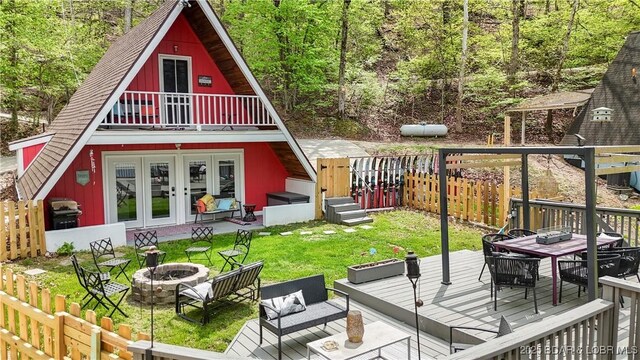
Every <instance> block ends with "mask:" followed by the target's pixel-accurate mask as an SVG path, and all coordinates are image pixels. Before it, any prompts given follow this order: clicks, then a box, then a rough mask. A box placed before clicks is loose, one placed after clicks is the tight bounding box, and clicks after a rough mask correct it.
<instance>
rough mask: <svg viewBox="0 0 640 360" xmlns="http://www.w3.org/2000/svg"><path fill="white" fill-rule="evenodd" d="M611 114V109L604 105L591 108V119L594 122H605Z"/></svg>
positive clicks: (609, 118)
mask: <svg viewBox="0 0 640 360" xmlns="http://www.w3.org/2000/svg"><path fill="white" fill-rule="evenodd" d="M612 114H613V110H612V109H609V108H606V107H599V108H597V109H593V110H591V121H594V122H605V121H611V115H612Z"/></svg>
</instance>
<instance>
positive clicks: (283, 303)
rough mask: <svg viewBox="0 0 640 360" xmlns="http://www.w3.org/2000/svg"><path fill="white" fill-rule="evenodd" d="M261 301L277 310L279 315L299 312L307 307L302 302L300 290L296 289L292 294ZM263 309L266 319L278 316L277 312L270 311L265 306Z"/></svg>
mask: <svg viewBox="0 0 640 360" xmlns="http://www.w3.org/2000/svg"><path fill="white" fill-rule="evenodd" d="M261 303H263V304H267V305H268V306H271V307H272V308H274V309H276V310H279V311H280V316H285V315H288V314H293V313H297V312H301V311H304V310H306V309H307V305H306V304H305V302H304V297H303V296H302V290H298V291H296V292H294V293H292V294H289V295H285V296H281V297H277V298H273V299H265V300H262V301H261ZM264 310H265V312H266V313H267V319H269V320H273V319H277V318H278V313H276V312H275V311H272V310H271V309H269V308H267V307H265V308H264Z"/></svg>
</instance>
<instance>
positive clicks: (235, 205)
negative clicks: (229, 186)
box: [230, 198, 238, 209]
mask: <svg viewBox="0 0 640 360" xmlns="http://www.w3.org/2000/svg"><path fill="white" fill-rule="evenodd" d="M237 208H238V201H237V200H236V199H235V198H234V199H231V207H230V209H237Z"/></svg>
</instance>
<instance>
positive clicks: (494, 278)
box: [487, 255, 540, 314]
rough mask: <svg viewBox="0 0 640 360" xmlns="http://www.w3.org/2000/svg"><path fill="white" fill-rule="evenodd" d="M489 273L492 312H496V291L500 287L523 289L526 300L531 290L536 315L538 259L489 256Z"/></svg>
mask: <svg viewBox="0 0 640 360" xmlns="http://www.w3.org/2000/svg"><path fill="white" fill-rule="evenodd" d="M488 260H489V261H488V264H487V265H488V267H489V272H490V273H491V297H492V298H493V310H494V311H497V310H498V290H499V289H500V288H501V287H510V288H518V287H519V288H524V289H525V290H524V298H525V299H526V298H527V295H528V292H529V289H532V290H533V306H534V308H535V311H536V314H537V313H538V299H537V297H536V280H537V279H538V269H539V268H540V259H539V258H526V257H515V256H500V255H497V256H491V257H489V258H488Z"/></svg>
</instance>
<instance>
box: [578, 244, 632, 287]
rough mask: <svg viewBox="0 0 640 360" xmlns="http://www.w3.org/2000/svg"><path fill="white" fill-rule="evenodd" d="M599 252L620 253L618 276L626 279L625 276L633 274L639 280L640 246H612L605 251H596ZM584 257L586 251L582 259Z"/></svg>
mask: <svg viewBox="0 0 640 360" xmlns="http://www.w3.org/2000/svg"><path fill="white" fill-rule="evenodd" d="M600 254H617V255H620V267H619V269H618V275H617V277H618V278H623V279H625V280H626V279H627V276H632V275H635V276H636V278H638V281H640V276H639V275H638V268H639V267H640V247H614V248H611V249H607V250H605V251H600V252H598V255H600ZM585 259H586V253H584V255H583V260H585Z"/></svg>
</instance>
